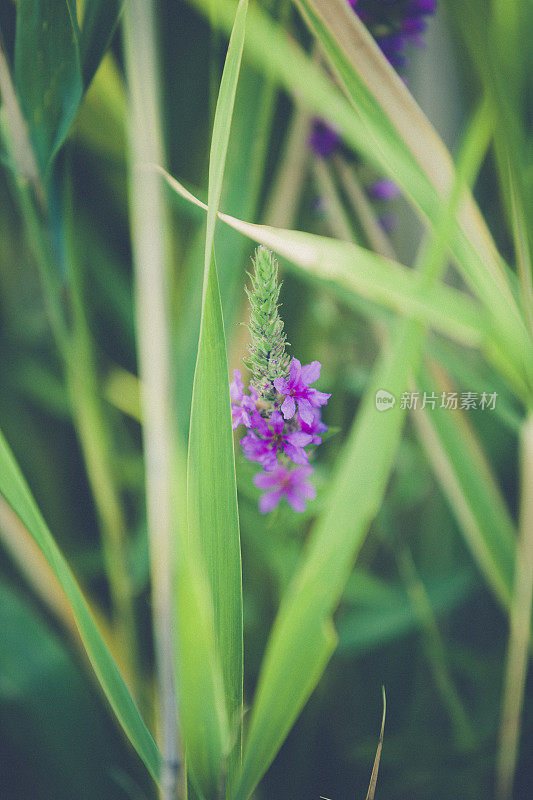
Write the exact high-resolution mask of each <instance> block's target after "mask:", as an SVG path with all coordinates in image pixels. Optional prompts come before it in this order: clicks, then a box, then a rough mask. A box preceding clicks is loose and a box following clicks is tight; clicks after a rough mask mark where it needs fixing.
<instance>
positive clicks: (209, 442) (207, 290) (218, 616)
mask: <svg viewBox="0 0 533 800" xmlns="http://www.w3.org/2000/svg"><path fill="white" fill-rule="evenodd" d="M247 8H248V3H247V0H241V2H240V4H239V6H238V9H237V13H236V15H235V22H234V26H233V31H232V34H231V38H230V42H229V47H228V53H227V57H226V62H225V65H224V71H223V74H222V80H221V85H220V91H219V96H218V101H217V107H216V112H215V121H214V127H213V136H212V142H211V154H210V162H209V192H208V196H209V203H210V211H209V212H208V214H207V226H206V241H205V261H204V287H203V298H202V316H201V323H200V339H199V344H198V358H197V362H196V370H195V376H194V385H193V396H192V408H191V425H190V434H189V454H188V463H187V517H188V530H189V538H190V541H191V547H193V548H194V551H195V552H198V553H199V554H200V555H201V557H202V559H203V562H204V564H205V567H206V572H207V578H208V582H209V588H210V591H211V598H212V603H213V608H214V630H215V643H216V648H217V652H218V654H219V656H220V662H221V665H222V680H223V687H224V696H225V712H226V711H227V715H228V719H229V723H230V725H231V727H232V729H233V730H235V731H236V736H235V738H234V740H233V742H232V744H233V747H232V752H231V755H230V758H229V763H228V766H227V775H226V787H225V788H226V792H227V793H228V794H230V793H231V791H232V789H233V781H234V778H235V772H236V769H237V768H238V766H239V764H240V759H241V720H242V693H243V685H242V684H243V642H242V635H243V634H242V574H241V549H240V535H239V517H238V511H237V489H236V481H235V459H234V452H233V434H232V427H231V411H230V400H229V381H228V364H227V357H226V341H225V335H224V325H223V321H222V308H221V303H220V293H219V288H218V278H217V269H216V262H215V258H214V250H213V239H214V232H215V223H216V219H217V210H218V204H219V202H220V195H221V192H222V180H223V176H224V166H225V160H226V153H227V148H228V141H229V133H230V127H231V118H232V114H233V106H234V102H235V93H236V89H237V81H238V76H239V70H240V64H241V57H242V50H243V45H244V32H245V23H246V12H247ZM193 577H194V576H193ZM200 588H201V587H197V589H198V591H200ZM178 594H180V591H178ZM180 613H186V612H184V611H182V610H180V608H179V607H178V615H179V614H180ZM179 624H180V625H183V622H180V623H179ZM194 624H195V621H194V619H193V620H191V625H192V630H193V631H194ZM183 657H184V658H185V659H186V658H187V657H188V654H187V652H185V653H184V656H183ZM198 699H199V700H201V701H204V702H205V698H202V697H198ZM190 700H191V698H190V697H189V696H186V695H185V694H184V693H183V694H182V705H183V703H188V702H190ZM209 724H210V725H211V726H212V728H213V729H216V728H219V729H220V725H221V717H220V714H219V713H218V710H217V709H216V708H213V710H212V714H211V717H210V720H209ZM204 735H205V734H204ZM213 739H215V740H216V741H217V742H218V743H219V745H220V748H219V750H218V751H217V750H215V749H213V750H212V751H211V753H210V763H209V767H210V773H209V777H210V778H212V777H213V776H216V775H218V778H219V781H220V779H221V777H222V776H221V769H222V759H223V758H224V757H225V756H226V755H227V750H226V748H225V747H223V746H222V745H224V744H225V743H224V741H223V737H222V736H221V735H218V736H216V735H215V734H214V735H213ZM185 744H186V758H187V764H188V767H190V769H191V773H192V775H193V776H196V778H197V784H198V785H199V786H200V787H201V788H202V789H203V786H202V784H200V782H199V781H198V775H199V773H200V772H201V770H205V769H206V764H203V765H202V764H199V763H193V758H194V755H195V753H194V751H192V750H191V749H190V747H191V744H192V743H191V742H190V741H186V742H185ZM203 778H204V780H205V779H206V778H207V775H206V774H205V773H203ZM219 791H220V787H217V786H216V785H214V786H213V785H212V783H211V784H210V785H209V795H208V796H210V797H213V796H215V797H216V796H217V793H218V792H219Z"/></svg>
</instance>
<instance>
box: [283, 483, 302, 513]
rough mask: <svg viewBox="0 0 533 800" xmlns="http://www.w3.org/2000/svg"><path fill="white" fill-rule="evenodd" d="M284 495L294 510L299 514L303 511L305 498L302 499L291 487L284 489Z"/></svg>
mask: <svg viewBox="0 0 533 800" xmlns="http://www.w3.org/2000/svg"><path fill="white" fill-rule="evenodd" d="M285 497H286V498H287V502H288V503H289V505H290V506H292V508H293V509H294V511H297V512H298V513H299V514H301V513H302V512H303V511H305V500H303V499H302V497H301V496H300V495H299V494H298V493H297V492H295V491H293V489H286V490H285Z"/></svg>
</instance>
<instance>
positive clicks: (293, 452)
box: [283, 444, 309, 465]
mask: <svg viewBox="0 0 533 800" xmlns="http://www.w3.org/2000/svg"><path fill="white" fill-rule="evenodd" d="M283 451H284V452H285V454H286V455H288V456H289V458H290V460H291V461H294V463H295V464H303V465H305V464H309V456H308V455H307V453H306V452H305V450H302V448H301V447H295V446H294V445H293V444H284V445H283Z"/></svg>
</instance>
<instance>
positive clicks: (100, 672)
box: [0, 433, 161, 781]
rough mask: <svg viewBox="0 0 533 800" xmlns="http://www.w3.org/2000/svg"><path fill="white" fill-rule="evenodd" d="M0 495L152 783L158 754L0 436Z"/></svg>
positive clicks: (156, 772) (157, 776) (157, 772)
mask: <svg viewBox="0 0 533 800" xmlns="http://www.w3.org/2000/svg"><path fill="white" fill-rule="evenodd" d="M0 492H1V493H2V495H3V496H4V498H5V499H6V501H7V502H8V503H9V505H10V506H11V508H12V509H13V511H14V512H15V513H16V514H17V516H18V517H20V519H21V520H22V522H23V523H24V525H25V526H26V528H27V529H28V530H29V532H30V533H31V535H32V536H33V538H34V539H35V541H36V543H37V544H38V546H39V547H40V549H41V550H42V552H43V554H44V556H45V557H46V560H47V561H48V563H49V564H50V566H51V567H52V569H53V571H54V574H55V576H56V577H57V579H58V581H59V583H60V584H61V587H62V588H63V590H64V592H65V594H66V596H67V598H68V600H69V602H70V604H71V606H72V610H73V612H74V616H75V618H76V624H77V626H78V630H79V633H80V636H81V639H82V641H83V644H84V646H85V649H86V651H87V655H88V656H89V659H90V661H91V664H92V667H93V669H94V671H95V673H96V676H97V678H98V680H99V682H100V685H101V686H102V689H103V690H104V693H105V695H106V697H107V699H108V701H109V703H110V705H111V707H112V709H113V711H114V712H115V714H116V716H117V719H118V720H119V722H120V724H121V725H122V728H123V729H124V732H125V733H126V735H127V736H128V738H129V739H130V741H131V743H132V745H133V746H134V747H135V749H136V750H137V752H138V754H139V755H140V757H141V758H142V760H143V761H144V763H145V765H146V767H147V768H148V770H149V771H150V773H151V775H152V777H153V778H154V780H156V781H157V780H158V778H159V769H160V759H161V756H160V753H159V750H158V748H157V745H156V744H155V742H154V740H153V738H152V735H151V734H150V732H149V730H148V728H147V727H146V725H145V724H144V722H143V720H142V719H141V716H140V714H139V712H138V710H137V708H136V706H135V703H134V701H133V699H132V697H131V695H130V693H129V691H128V689H127V687H126V684H125V683H124V681H123V679H122V677H121V675H120V673H119V671H118V669H117V666H116V664H115V662H114V661H113V658H112V656H111V655H110V653H109V650H108V649H107V647H106V645H105V643H104V641H103V639H102V637H101V635H100V633H99V631H98V629H97V627H96V625H95V623H94V621H93V618H92V616H91V613H90V611H89V609H88V607H87V604H86V602H85V600H84V598H83V595H82V593H81V591H80V589H79V587H78V584H77V583H76V580H75V578H74V576H73V575H72V573H71V571H70V569H69V567H68V565H67V563H66V561H65V559H64V557H63V555H62V554H61V551H60V550H59V548H58V546H57V544H56V543H55V541H54V538H53V536H52V534H51V533H50V531H49V530H48V527H47V525H46V523H45V521H44V519H43V517H42V516H41V513H40V511H39V509H38V508H37V505H36V503H35V500H34V499H33V497H32V495H31V492H30V490H29V488H28V486H27V484H26V482H25V480H24V478H23V476H22V474H21V472H20V470H19V468H18V466H17V463H16V461H15V459H14V457H13V455H12V453H11V451H10V449H9V447H8V444H7V442H6V441H5V439H4V437H3V434H2V433H0Z"/></svg>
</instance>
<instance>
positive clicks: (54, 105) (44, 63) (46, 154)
mask: <svg viewBox="0 0 533 800" xmlns="http://www.w3.org/2000/svg"><path fill="white" fill-rule="evenodd" d="M76 34H77V31H76V30H75V23H74V22H73V20H72V18H71V15H70V13H69V9H68V5H67V3H66V1H65V0H59V2H58V0H20V2H19V3H17V30H16V39H15V82H16V86H17V92H18V96H19V100H20V104H21V107H22V111H23V114H24V116H25V118H26V122H27V124H28V128H29V132H30V138H31V141H32V144H33V148H34V150H35V155H36V158H37V162H38V164H39V169H40V172H41V175H44V174H45V172H46V169H47V167H48V165H49V163H50V162H51V160H52V159H53V157H54V156H55V154H56V152H57V151H58V149H59V147H60V146H61V144H62V143H63V140H64V138H65V136H66V134H67V131H68V129H69V127H70V124H71V122H72V120H73V119H74V115H75V113H76V111H77V109H78V106H79V103H80V100H81V96H82V91H83V85H82V77H81V69H80V59H79V51H78V40H77V35H76Z"/></svg>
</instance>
